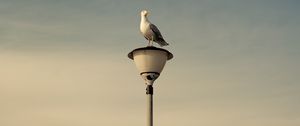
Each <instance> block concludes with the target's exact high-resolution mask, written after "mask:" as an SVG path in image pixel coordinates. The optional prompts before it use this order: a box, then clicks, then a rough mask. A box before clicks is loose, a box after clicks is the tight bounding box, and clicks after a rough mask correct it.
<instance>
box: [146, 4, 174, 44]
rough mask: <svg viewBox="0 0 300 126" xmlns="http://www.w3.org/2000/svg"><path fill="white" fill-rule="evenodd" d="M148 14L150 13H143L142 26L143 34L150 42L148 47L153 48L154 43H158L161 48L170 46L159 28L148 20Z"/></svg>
mask: <svg viewBox="0 0 300 126" xmlns="http://www.w3.org/2000/svg"><path fill="white" fill-rule="evenodd" d="M148 14H149V12H148V11H147V10H143V11H141V24H140V30H141V33H142V34H143V36H144V37H145V38H146V39H147V40H148V41H149V42H148V46H152V45H153V41H154V42H156V43H158V44H159V45H160V46H167V45H169V44H168V43H167V42H166V41H165V40H164V38H163V37H162V35H161V33H160V31H159V30H158V28H157V27H156V26H155V25H154V24H152V23H151V22H150V21H149V20H148V18H147V16H148ZM151 41H152V44H151Z"/></svg>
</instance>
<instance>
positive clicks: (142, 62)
mask: <svg viewBox="0 0 300 126" xmlns="http://www.w3.org/2000/svg"><path fill="white" fill-rule="evenodd" d="M128 57H129V58H130V59H132V60H133V61H134V63H135V65H136V67H137V69H138V70H139V72H140V75H141V76H142V78H143V79H144V81H145V83H146V85H147V88H146V94H147V101H148V103H147V126H153V97H152V96H153V83H154V81H155V80H156V79H157V78H158V77H159V75H160V73H161V71H162V70H163V68H164V66H165V64H166V61H167V60H170V59H172V58H173V54H172V53H170V52H169V51H168V50H165V49H162V48H156V47H153V46H148V47H143V48H137V49H134V50H133V51H131V52H130V53H129V54H128Z"/></svg>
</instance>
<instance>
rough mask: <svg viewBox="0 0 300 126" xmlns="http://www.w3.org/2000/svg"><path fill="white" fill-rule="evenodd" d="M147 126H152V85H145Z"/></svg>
mask: <svg viewBox="0 0 300 126" xmlns="http://www.w3.org/2000/svg"><path fill="white" fill-rule="evenodd" d="M146 94H147V101H148V103H147V126H153V87H152V85H147V88H146Z"/></svg>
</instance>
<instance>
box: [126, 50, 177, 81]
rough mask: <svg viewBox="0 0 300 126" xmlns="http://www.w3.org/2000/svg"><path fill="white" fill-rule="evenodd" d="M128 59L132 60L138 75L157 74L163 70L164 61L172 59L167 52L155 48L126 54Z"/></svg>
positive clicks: (170, 54) (171, 55)
mask: <svg viewBox="0 0 300 126" xmlns="http://www.w3.org/2000/svg"><path fill="white" fill-rule="evenodd" d="M128 57H129V58H130V59H132V60H134V62H135V65H136V67H137V69H138V70H139V72H140V74H141V75H142V74H143V73H157V74H158V75H159V74H160V73H161V71H162V70H163V68H164V66H165V64H166V61H167V60H170V59H172V58H173V54H172V53H170V52H169V51H167V50H165V49H162V48H156V47H153V46H151V47H143V48H137V49H135V50H133V51H131V52H130V53H129V54H128Z"/></svg>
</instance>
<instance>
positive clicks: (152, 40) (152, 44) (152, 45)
mask: <svg viewBox="0 0 300 126" xmlns="http://www.w3.org/2000/svg"><path fill="white" fill-rule="evenodd" d="M151 38H152V39H151V46H153V36H152V37H151Z"/></svg>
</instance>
